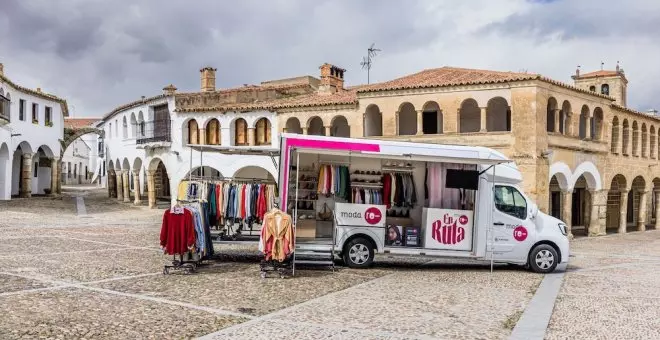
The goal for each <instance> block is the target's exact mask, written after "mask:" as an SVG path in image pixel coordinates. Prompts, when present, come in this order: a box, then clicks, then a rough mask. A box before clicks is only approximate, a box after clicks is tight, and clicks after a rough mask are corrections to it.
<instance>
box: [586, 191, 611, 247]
mask: <svg viewBox="0 0 660 340" xmlns="http://www.w3.org/2000/svg"><path fill="white" fill-rule="evenodd" d="M589 193H590V194H591V213H590V214H589V236H601V235H605V223H604V222H605V221H604V220H605V216H606V213H607V191H606V190H594V191H591V190H590V191H589Z"/></svg>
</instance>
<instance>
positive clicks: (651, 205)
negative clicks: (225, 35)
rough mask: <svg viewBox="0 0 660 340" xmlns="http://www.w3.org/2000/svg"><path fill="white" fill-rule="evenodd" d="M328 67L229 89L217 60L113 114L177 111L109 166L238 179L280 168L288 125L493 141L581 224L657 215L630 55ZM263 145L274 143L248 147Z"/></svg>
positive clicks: (120, 121)
mask: <svg viewBox="0 0 660 340" xmlns="http://www.w3.org/2000/svg"><path fill="white" fill-rule="evenodd" d="M320 70H321V72H320V77H319V78H318V79H317V78H314V77H298V78H291V79H283V80H277V81H271V82H264V83H261V84H260V85H251V86H247V85H246V86H243V87H242V88H236V89H229V90H216V89H215V70H214V69H211V68H205V69H202V70H201V75H202V76H201V83H202V88H201V91H199V92H194V93H177V92H176V89H175V88H174V87H173V86H168V87H166V88H165V89H164V91H165V92H164V94H163V95H161V96H158V97H154V98H150V99H148V100H147V99H143V100H142V102H137V103H132V104H129V105H126V106H125V107H123V108H119V109H116V110H115V111H113V112H112V113H111V114H109V115H107V119H106V120H105V121H104V128H105V129H108V130H107V132H106V133H108V132H109V133H114V135H115V136H118V137H117V138H123V137H127V136H131V135H130V130H126V132H123V131H124V129H128V127H129V126H130V125H129V124H128V122H129V121H130V122H133V121H134V118H133V116H134V115H135V117H136V118H135V120H136V121H137V122H138V124H137V126H138V127H139V126H149V124H150V120H153V115H152V112H153V111H154V107H155V106H157V105H165V103H166V105H167V110H168V113H167V114H168V116H169V117H170V121H171V128H170V131H169V132H170V133H169V135H168V136H169V137H168V138H169V140H168V141H167V142H166V143H161V144H155V145H154V146H155V147H151V146H150V144H154V143H145V144H146V145H143V146H142V147H140V146H139V144H140V143H139V142H138V143H136V144H135V145H132V144H130V143H128V144H130V145H124V144H126V142H123V139H122V140H121V141H122V142H117V144H112V146H111V147H110V148H109V150H111V152H113V153H115V152H119V150H124V149H122V147H125V148H128V149H130V150H128V149H126V150H125V151H121V152H119V154H115V155H114V156H113V157H114V158H110V159H108V164H109V166H110V165H111V166H110V168H112V169H114V170H115V172H117V171H120V172H122V174H123V173H124V172H126V171H133V170H132V169H133V168H132V167H131V164H133V165H136V164H138V165H140V166H142V164H143V163H145V162H146V163H147V164H148V165H145V166H143V167H141V169H145V170H146V171H152V172H154V171H157V166H158V164H160V163H163V164H164V169H166V170H167V173H168V176H170V177H169V178H170V180H169V181H168V185H169V189H171V190H170V194H171V195H176V186H177V183H178V181H180V180H181V179H182V178H185V176H186V175H187V174H188V173H189V172H190V171H191V169H193V170H194V169H195V168H196V166H195V165H196V164H200V165H202V164H203V166H204V167H208V168H209V171H216V172H218V173H220V174H222V175H223V176H230V177H231V176H235V174H236V172H237V171H238V170H240V169H241V168H243V167H247V166H251V167H253V168H255V169H258V170H260V171H261V172H260V173H261V174H262V176H263V175H264V174H266V175H272V176H273V177H275V178H276V176H274V175H275V169H276V168H275V166H274V164H273V160H272V158H271V157H269V156H267V155H266V154H267V153H268V152H269V150H275V149H277V147H278V141H277V138H273V137H272V136H277V135H278V133H280V132H289V133H303V134H315V135H332V136H343V137H354V138H377V139H393V140H403V141H412V142H425V143H446V144H462V145H480V146H486V147H490V148H493V149H496V150H498V151H501V152H503V153H504V154H506V155H507V156H508V157H510V158H511V159H512V160H514V161H515V162H516V164H517V165H518V167H519V168H520V170H521V171H522V173H523V178H524V181H523V186H524V190H525V191H526V192H527V193H529V194H530V196H532V198H534V199H535V200H536V202H537V204H538V205H539V208H540V209H541V210H543V211H545V212H548V213H550V214H552V215H554V216H557V217H559V218H562V219H563V220H565V221H566V222H567V223H568V224H569V225H571V226H573V232H575V233H576V234H583V235H592V236H595V235H603V234H605V233H606V232H626V231H627V230H629V229H635V230H644V229H645V228H648V227H656V228H657V227H658V224H659V219H658V218H656V216H658V214H659V213H660V212H659V211H658V210H659V209H660V205H659V204H657V202H658V201H660V169H659V168H658V164H659V158H658V157H659V151H658V150H659V149H660V144H659V143H660V117H658V116H655V115H652V114H647V113H643V112H639V111H636V110H632V109H630V108H628V107H627V83H628V80H627V78H626V76H625V73H624V72H623V70H621V69H619V67H618V66H617V69H616V70H613V71H605V70H601V71H597V72H592V73H587V74H580V72H579V70H578V71H576V74H575V75H574V76H573V77H572V78H573V84H566V83H563V82H559V81H556V80H553V79H549V78H547V77H543V76H542V75H538V74H529V73H514V72H498V71H487V70H474V69H463V68H453V67H442V68H438V69H429V70H424V71H421V72H419V73H416V74H412V75H408V76H404V77H401V78H398V79H394V80H391V81H387V82H382V83H377V84H370V85H363V86H354V87H346V86H344V78H343V75H344V72H345V70H343V69H341V68H339V67H336V66H333V65H330V64H323V65H322V66H321V67H320ZM159 103H160V104H159ZM141 116H144V117H145V118H144V119H145V121H146V122H145V124H143V125H140V124H141V123H139V122H141V120H140V119H141V118H140V117H141ZM163 117H165V114H163ZM264 120H265V121H264ZM113 123H114V128H113V127H112V126H111V124H113ZM154 124H156V123H154ZM113 129H114V130H113ZM146 130H147V131H149V129H148V128H147V129H146ZM119 131H122V133H121V134H120V132H119ZM138 131H141V130H140V129H138ZM265 131H268V132H269V133H270V135H267V134H266V132H265ZM120 136H121V137H120ZM122 145H123V146H122ZM205 148H207V150H208V151H207V152H203V150H204V149H205ZM114 150H117V151H114ZM211 150H213V152H211ZM250 150H252V151H261V153H260V154H261V155H258V156H257V155H251V156H247V155H245V153H247V152H248V151H250ZM131 152H133V153H131ZM131 157H135V161H133V163H131ZM189 157H190V159H192V160H193V161H192V165H191V162H190V161H189ZM138 159H139V163H136V162H138V161H137V160H138ZM110 161H111V164H110ZM153 162H156V163H153ZM118 163H119V165H118ZM154 164H156V166H154ZM197 167H198V166H197ZM161 172H162V170H161ZM250 175H252V174H251V173H250ZM255 175H256V174H255ZM145 176H146V177H148V176H149V172H147V174H146V175H145ZM115 177H116V178H119V177H118V176H115ZM143 177H144V176H143ZM152 177H153V175H152ZM161 177H162V176H161ZM154 185H155V184H153V183H152V184H151V186H152V187H153V186H154ZM115 187H117V188H119V187H120V186H117V185H115ZM161 187H162V185H161ZM117 190H119V189H117Z"/></svg>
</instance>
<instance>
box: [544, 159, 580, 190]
mask: <svg viewBox="0 0 660 340" xmlns="http://www.w3.org/2000/svg"><path fill="white" fill-rule="evenodd" d="M552 176H557V182H559V187H560V188H561V189H564V190H572V189H573V185H572V184H574V182H573V181H572V178H573V173H572V172H571V168H569V167H568V165H566V163H564V162H555V163H553V164H552V165H551V166H550V174H549V177H548V181H550V180H552ZM569 183H571V185H569Z"/></svg>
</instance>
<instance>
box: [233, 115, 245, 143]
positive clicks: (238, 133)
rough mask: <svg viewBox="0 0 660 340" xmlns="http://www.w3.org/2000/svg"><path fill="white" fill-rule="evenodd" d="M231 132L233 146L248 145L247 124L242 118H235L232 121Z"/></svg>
mask: <svg viewBox="0 0 660 340" xmlns="http://www.w3.org/2000/svg"><path fill="white" fill-rule="evenodd" d="M232 130H233V132H234V141H233V142H234V145H238V146H245V145H249V141H248V123H247V121H246V120H245V119H243V118H240V117H239V118H236V119H234V120H233V121H232Z"/></svg>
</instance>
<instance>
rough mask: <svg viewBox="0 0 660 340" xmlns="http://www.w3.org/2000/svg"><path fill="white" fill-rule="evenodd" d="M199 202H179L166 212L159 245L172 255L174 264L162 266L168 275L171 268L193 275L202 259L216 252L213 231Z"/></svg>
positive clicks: (164, 272)
mask: <svg viewBox="0 0 660 340" xmlns="http://www.w3.org/2000/svg"><path fill="white" fill-rule="evenodd" d="M181 203H188V204H187V205H181ZM198 204H199V203H198V202H182V201H178V202H177V204H176V205H174V206H173V207H172V208H170V209H167V210H165V212H164V213H163V223H162V226H161V230H160V245H161V248H162V249H163V252H164V253H166V254H168V255H172V256H173V258H172V265H165V266H163V274H169V270H170V269H182V270H183V271H184V272H185V273H187V274H190V273H192V272H195V271H196V270H197V267H198V266H199V265H201V264H202V260H204V259H208V258H209V257H210V256H212V255H213V246H212V245H211V242H210V231H209V229H208V225H207V224H205V223H204V216H203V215H202V214H201V210H200V207H199V205H198ZM177 255H179V258H178V259H177V258H176V257H177Z"/></svg>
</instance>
